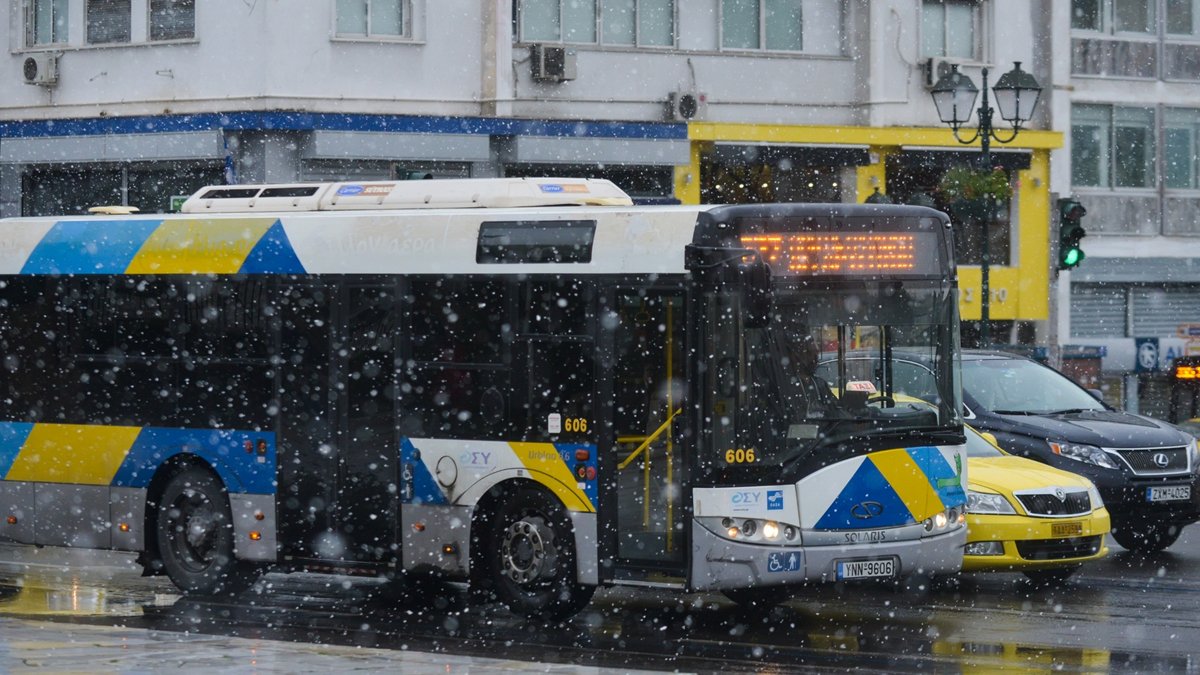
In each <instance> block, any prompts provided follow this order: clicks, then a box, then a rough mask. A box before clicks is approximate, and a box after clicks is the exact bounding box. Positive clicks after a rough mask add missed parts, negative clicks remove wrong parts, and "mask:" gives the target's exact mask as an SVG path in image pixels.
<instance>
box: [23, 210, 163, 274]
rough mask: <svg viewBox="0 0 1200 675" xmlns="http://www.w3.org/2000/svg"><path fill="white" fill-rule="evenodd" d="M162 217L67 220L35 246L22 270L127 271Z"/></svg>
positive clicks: (80, 272) (76, 272) (82, 272)
mask: <svg viewBox="0 0 1200 675" xmlns="http://www.w3.org/2000/svg"><path fill="white" fill-rule="evenodd" d="M161 222H162V221H161V220H110V219H107V218H105V219H97V220H63V221H59V222H57V223H55V224H54V227H52V228H50V231H49V232H47V233H46V236H44V237H42V240H41V241H40V242H39V243H38V245H37V246H35V247H34V249H33V252H32V253H30V254H29V259H28V260H26V261H25V266H24V267H22V268H21V274H123V273H124V272H125V269H126V268H127V267H128V266H129V262H130V261H131V260H133V257H134V256H135V255H137V252H138V250H139V249H140V248H141V247H142V244H144V243H146V239H147V238H148V237H149V236H150V234H151V233H152V232H154V230H155V228H157V227H158V226H159V224H160V223H161Z"/></svg>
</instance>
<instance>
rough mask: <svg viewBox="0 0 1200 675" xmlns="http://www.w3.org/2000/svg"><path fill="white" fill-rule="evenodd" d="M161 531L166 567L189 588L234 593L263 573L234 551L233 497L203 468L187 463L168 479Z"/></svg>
mask: <svg viewBox="0 0 1200 675" xmlns="http://www.w3.org/2000/svg"><path fill="white" fill-rule="evenodd" d="M157 536H158V550H159V555H160V556H161V557H162V563H163V569H164V570H165V571H166V573H167V576H168V577H169V578H170V579H171V581H172V582H173V583H174V584H175V585H176V586H178V587H179V589H180V590H182V591H183V592H184V593H189V594H195V595H232V594H235V593H240V592H241V591H243V590H245V589H247V588H249V587H250V585H251V584H253V583H254V580H255V579H256V578H257V577H258V573H259V571H260V568H259V566H258V565H255V564H254V563H251V562H247V561H243V560H238V559H237V558H236V557H235V556H234V550H233V549H234V542H233V517H232V515H231V512H230V510H229V496H228V494H227V493H226V491H225V488H224V486H223V485H221V481H220V480H218V479H217V477H216V476H214V475H213V474H212V473H211V472H209V471H207V470H205V469H203V468H200V467H194V466H193V467H188V468H185V469H183V470H181V471H179V472H178V473H176V474H175V475H174V476H172V477H171V478H170V480H169V481H168V482H167V485H166V487H165V488H164V489H163V494H162V498H161V499H160V500H159V510H158V527H157Z"/></svg>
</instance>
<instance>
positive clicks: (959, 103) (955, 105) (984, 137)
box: [930, 61, 1042, 346]
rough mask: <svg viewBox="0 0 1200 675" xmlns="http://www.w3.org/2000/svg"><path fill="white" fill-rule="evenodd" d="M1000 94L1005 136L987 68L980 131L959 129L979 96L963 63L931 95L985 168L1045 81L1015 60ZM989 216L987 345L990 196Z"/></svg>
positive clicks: (987, 297) (983, 315)
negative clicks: (975, 146)
mask: <svg viewBox="0 0 1200 675" xmlns="http://www.w3.org/2000/svg"><path fill="white" fill-rule="evenodd" d="M993 93H994V94H995V96H996V106H997V107H999V108H1000V117H1002V118H1003V119H1004V120H1006V121H1008V122H1009V123H1011V124H1012V134H1011V135H1010V136H1008V137H1007V138H1002V137H1001V136H1000V135H999V134H998V133H996V130H995V129H993V128H992V114H993V113H994V112H995V111H994V110H993V109H992V107H991V105H990V104H989V103H988V69H987V68H984V69H983V99H982V100H981V101H980V104H979V109H978V111H977V112H978V113H979V126H978V128H976V129H975V135H973V136H971V137H970V138H962V137H961V136H959V134H958V130H959V129H961V128H962V127H963V126H964V125H965V124H966V123H967V122H969V121H970V119H971V113H972V112H973V111H972V108H973V107H974V105H975V97H976V96H978V94H979V90H978V89H976V88H975V83H974V82H972V81H971V78H970V77H967V76H966V75H964V74H962V73H960V72H958V66H954V67H952V68H951V69H950V72H949V73H947V74H946V75H944V76H943V77H942V78H941V79H939V80H938V81H937V84H935V85H934V86H933V89H932V91H930V95H931V96H932V97H933V105H934V106H935V107H936V108H937V112H938V117H939V118H940V119H941V120H942V122H943V123H945V124H949V125H950V130H951V131H952V132H953V133H954V138H955V140H957V141H958V142H959V143H962V144H963V145H969V144H971V143H974V142H975V141H977V140H978V141H979V146H980V149H981V150H982V153H981V154H980V156H979V166H980V168H981V169H982V170H984V171H991V170H992V152H991V147H992V141H993V140H995V141H996V142H997V143H1011V142H1013V141H1014V140H1015V139H1016V138H1017V134H1019V133H1020V132H1021V125H1022V124H1024V123H1026V122H1028V121H1029V120H1031V119H1032V118H1033V110H1034V108H1036V107H1037V102H1038V98H1039V97H1040V95H1041V93H1042V87H1041V85H1039V84H1038V81H1037V79H1036V78H1034V77H1033V75H1030V74H1029V73H1027V72H1025V71H1023V70H1021V62H1020V61H1016V62H1015V63H1014V64H1013V69H1012V70H1010V71H1008V72H1007V73H1005V74H1003V75H1001V76H1000V81H999V82H997V83H996V86H995V87H994V88H993ZM988 199H989V201H988V207H987V216H986V217H985V218H984V219H983V242H982V244H981V245H982V250H981V251H980V254H981V255H980V260H979V278H980V289H979V290H980V296H981V297H980V304H979V323H980V326H979V339H980V341H981V342H982V343H983V344H984V346H988V345H990V344H991V341H992V331H991V318H992V317H991V300H992V298H991V288H990V285H989V281H990V280H989V278H988V276H989V266H990V263H991V261H990V260H989V258H990V257H991V241H990V238H991V236H990V235H991V231H990V228H991V224H992V221H993V220H995V203H994V200H993V199H992V198H990V197H989V198H988Z"/></svg>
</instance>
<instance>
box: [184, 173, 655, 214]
mask: <svg viewBox="0 0 1200 675" xmlns="http://www.w3.org/2000/svg"><path fill="white" fill-rule="evenodd" d="M632 204H633V200H632V199H630V198H629V195H627V194H625V192H623V191H622V190H621V189H620V188H618V187H617V186H616V185H614V184H613V183H612V182H611V181H607V180H596V179H590V178H464V179H448V180H401V181H359V182H344V183H280V184H274V185H212V186H208V187H205V188H202V189H200V190H199V191H197V192H196V194H194V195H192V196H191V197H189V198H188V199H187V201H185V202H184V203H183V206H182V208H181V209H180V211H181V212H183V213H254V212H263V211H270V212H287V211H358V210H379V209H447V208H449V209H453V208H511V207H523V206H572V205H574V206H631V205H632Z"/></svg>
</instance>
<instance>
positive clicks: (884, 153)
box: [854, 145, 896, 204]
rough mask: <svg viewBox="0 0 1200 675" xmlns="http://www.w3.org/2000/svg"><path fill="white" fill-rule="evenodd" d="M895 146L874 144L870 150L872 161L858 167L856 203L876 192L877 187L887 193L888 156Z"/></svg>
mask: <svg viewBox="0 0 1200 675" xmlns="http://www.w3.org/2000/svg"><path fill="white" fill-rule="evenodd" d="M895 149H896V148H895V147H893V146H886V145H872V146H871V147H870V149H869V151H868V152H870V154H871V160H872V162H871V163H870V164H868V165H866V166H860V167H858V171H857V173H858V186H857V190H856V192H857V195H858V197H857V198H856V199H855V200H854V201H855V203H858V204H861V203H863V201H865V200H866V198H867V197H870V196H871V195H872V194H874V193H875V188H879V191H880V192H881V193H883V194H887V190H886V189H885V187H886V186H887V168H886V165H887V158H888V155H890V154H891V153H892V152H894V151H895Z"/></svg>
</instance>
